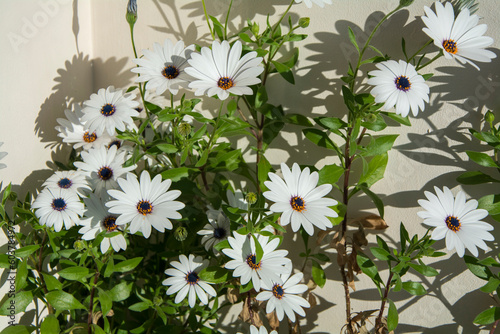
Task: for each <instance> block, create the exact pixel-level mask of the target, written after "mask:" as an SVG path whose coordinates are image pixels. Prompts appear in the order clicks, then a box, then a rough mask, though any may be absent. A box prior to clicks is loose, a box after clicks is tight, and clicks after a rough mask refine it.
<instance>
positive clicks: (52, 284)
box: [42, 273, 62, 291]
mask: <svg viewBox="0 0 500 334" xmlns="http://www.w3.org/2000/svg"><path fill="white" fill-rule="evenodd" d="M42 276H43V280H44V282H45V285H46V286H47V290H49V291H51V290H61V289H62V283H61V282H59V280H58V279H57V278H55V277H54V276H53V275H50V274H46V273H42Z"/></svg>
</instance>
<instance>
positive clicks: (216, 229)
mask: <svg viewBox="0 0 500 334" xmlns="http://www.w3.org/2000/svg"><path fill="white" fill-rule="evenodd" d="M207 218H208V222H209V223H208V224H206V225H205V226H203V229H202V230H200V231H198V235H202V236H203V237H202V238H201V244H202V245H205V249H206V250H207V251H208V250H210V249H211V248H213V247H214V246H215V245H216V244H218V243H219V242H221V241H223V240H226V239H227V237H228V236H229V235H230V233H231V229H230V225H231V222H230V221H229V218H228V217H227V216H226V215H225V213H224V212H222V210H213V209H211V210H208V211H207ZM214 251H215V249H214Z"/></svg>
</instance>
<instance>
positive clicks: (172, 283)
mask: <svg viewBox="0 0 500 334" xmlns="http://www.w3.org/2000/svg"><path fill="white" fill-rule="evenodd" d="M179 261H180V262H177V261H173V262H171V263H170V265H171V266H172V267H174V268H175V269H174V268H169V269H167V270H165V274H167V275H169V276H172V277H169V278H167V279H166V280H164V281H163V285H167V286H169V288H168V290H167V295H171V294H174V293H177V295H176V296H175V300H174V301H175V303H176V304H178V303H180V302H181V301H183V300H184V298H186V296H187V297H188V303H189V306H190V307H194V306H195V303H196V297H198V299H199V300H200V302H201V303H202V304H203V305H206V304H208V297H207V294H209V295H210V296H212V297H216V296H217V292H216V291H215V289H214V288H212V287H211V286H210V284H211V283H208V282H206V281H204V280H202V279H200V277H199V273H200V271H202V270H203V269H204V268H206V267H207V266H208V260H203V259H202V258H201V256H196V257H195V256H194V255H193V254H190V255H189V258H187V257H186V255H179Z"/></svg>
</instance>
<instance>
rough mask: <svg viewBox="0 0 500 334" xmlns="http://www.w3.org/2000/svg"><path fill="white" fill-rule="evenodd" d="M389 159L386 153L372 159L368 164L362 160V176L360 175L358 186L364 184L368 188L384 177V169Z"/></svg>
mask: <svg viewBox="0 0 500 334" xmlns="http://www.w3.org/2000/svg"><path fill="white" fill-rule="evenodd" d="M388 160H389V157H388V155H387V153H384V154H382V155H378V156H375V157H373V158H372V159H371V160H370V162H369V163H368V164H366V162H365V160H363V174H362V175H361V177H360V179H359V182H358V184H360V185H361V184H363V183H366V186H367V187H368V188H369V187H371V186H372V185H373V184H375V182H377V181H378V180H380V179H382V178H383V177H384V173H385V168H386V167H387V162H388Z"/></svg>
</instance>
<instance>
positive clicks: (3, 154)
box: [0, 143, 7, 169]
mask: <svg viewBox="0 0 500 334" xmlns="http://www.w3.org/2000/svg"><path fill="white" fill-rule="evenodd" d="M2 145H3V143H0V146H2ZM6 155H7V152H0V160H2V159H3V158H4V157H5V156H6ZM5 167H7V165H6V164H0V169H2V168H5Z"/></svg>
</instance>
